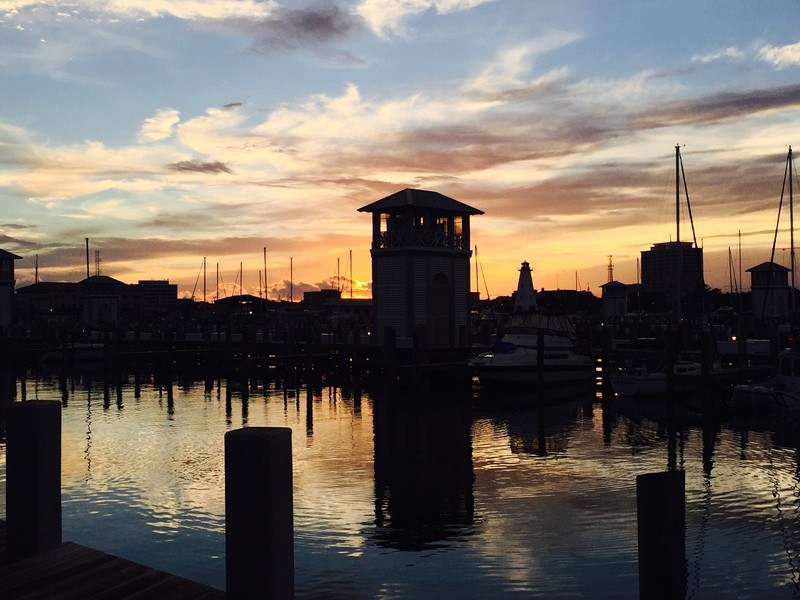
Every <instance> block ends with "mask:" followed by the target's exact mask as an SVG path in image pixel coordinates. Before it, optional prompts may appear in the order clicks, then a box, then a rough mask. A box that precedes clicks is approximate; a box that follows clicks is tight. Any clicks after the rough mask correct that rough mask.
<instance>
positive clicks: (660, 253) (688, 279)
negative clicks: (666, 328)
mask: <svg viewBox="0 0 800 600" xmlns="http://www.w3.org/2000/svg"><path fill="white" fill-rule="evenodd" d="M704 287H705V281H704V279H703V249H702V248H698V247H695V246H694V245H693V244H692V243H691V242H662V243H659V244H654V245H653V246H651V247H650V250H644V251H642V292H643V293H646V294H651V293H658V294H662V295H663V296H664V297H665V298H667V299H669V300H670V301H671V302H673V304H674V303H675V298H676V294H678V293H680V296H681V299H682V300H683V299H686V298H699V297H700V294H701V292H702V291H703V288H704Z"/></svg>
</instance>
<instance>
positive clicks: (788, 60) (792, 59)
mask: <svg viewBox="0 0 800 600" xmlns="http://www.w3.org/2000/svg"><path fill="white" fill-rule="evenodd" d="M758 57H759V58H760V59H761V60H763V61H765V62H768V63H769V64H771V65H773V66H775V67H777V68H778V69H782V68H784V67H794V66H800V42H797V43H796V44H789V45H787V46H764V47H763V48H761V49H760V50H759V51H758Z"/></svg>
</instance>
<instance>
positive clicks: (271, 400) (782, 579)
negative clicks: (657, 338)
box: [0, 376, 800, 599]
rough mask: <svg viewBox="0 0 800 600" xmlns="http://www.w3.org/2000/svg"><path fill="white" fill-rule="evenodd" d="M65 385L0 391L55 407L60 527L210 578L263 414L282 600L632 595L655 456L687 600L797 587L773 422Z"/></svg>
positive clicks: (795, 538) (781, 447) (621, 406)
mask: <svg viewBox="0 0 800 600" xmlns="http://www.w3.org/2000/svg"><path fill="white" fill-rule="evenodd" d="M65 383H66V385H61V386H60V385H59V381H58V380H57V379H48V378H46V377H41V376H39V377H36V378H33V379H29V380H27V381H26V382H24V383H18V384H17V399H18V400H19V399H21V398H23V397H24V398H26V399H55V400H61V401H62V403H63V469H62V482H63V522H64V538H65V539H67V540H72V541H76V542H79V543H82V544H84V545H87V546H91V547H94V548H98V549H101V550H104V551H107V552H110V553H113V554H117V555H119V556H123V557H125V558H129V559H132V560H136V561H138V562H141V563H144V564H148V565H152V566H154V567H158V568H161V569H164V570H167V571H170V572H173V573H176V574H179V575H182V576H185V577H189V578H191V579H194V580H197V581H201V582H204V583H207V584H210V585H212V586H215V587H218V588H224V585H225V575H224V571H225V555H224V552H225V550H224V522H223V515H224V489H223V487H224V473H223V436H224V433H225V432H226V431H229V430H231V429H235V428H239V427H242V426H262V425H270V426H282V427H290V428H291V429H292V432H293V433H292V435H293V438H292V439H293V454H294V487H295V490H294V502H295V563H296V591H297V597H298V598H301V599H302V598H383V599H399V598H420V597H426V598H481V599H483V598H498V597H525V598H529V597H542V598H567V597H568V598H636V597H638V572H637V568H638V567H637V546H636V481H635V478H636V475H637V474H641V473H649V472H656V471H663V470H665V469H666V468H667V466H668V464H669V461H670V456H672V458H673V460H674V461H675V462H676V463H677V464H678V466H680V467H682V468H683V469H684V470H685V471H686V495H687V507H686V518H687V522H686V557H687V570H688V582H687V587H688V593H687V597H688V598H698V599H700V598H709V599H711V598H713V599H717V598H759V599H761V598H800V515H799V511H800V489H799V488H798V480H799V479H800V475H799V474H798V473H799V467H798V452H797V448H798V443H797V439H796V438H795V437H794V435H792V433H791V432H792V431H796V430H798V428H795V427H792V426H791V422H787V420H786V419H783V420H782V423H781V425H780V428H777V427H776V426H773V425H771V424H770V422H769V421H764V422H762V423H760V424H754V423H746V422H741V423H737V424H730V423H722V424H721V425H720V424H706V427H705V429H704V428H703V425H702V420H701V419H699V418H697V419H693V418H688V417H683V418H681V420H680V421H679V422H678V424H677V427H676V428H672V427H670V428H668V427H667V422H666V420H665V419H664V418H663V417H664V414H665V411H664V408H663V403H658V402H651V403H645V404H642V403H633V402H631V401H623V400H621V399H612V400H609V401H606V402H601V401H600V400H598V399H597V398H596V397H594V396H591V395H590V396H588V397H586V398H585V399H583V400H582V401H575V402H565V403H560V404H557V405H554V406H549V407H548V408H547V409H546V410H537V409H529V410H526V409H519V408H515V409H504V408H485V407H484V404H485V402H486V401H487V399H486V398H481V397H480V393H479V392H475V393H474V394H473V395H474V398H469V397H464V398H462V399H461V401H460V402H458V403H456V404H452V403H450V402H445V401H443V400H442V399H441V398H436V397H431V398H430V399H429V401H428V402H427V403H423V404H422V405H420V403H415V402H412V401H410V399H409V398H403V397H397V396H396V397H394V398H384V397H380V396H378V395H375V394H372V395H371V394H369V393H366V392H362V393H360V394H355V393H353V392H351V391H343V390H342V389H341V388H338V387H335V386H323V387H321V388H320V389H318V390H315V391H312V392H309V391H308V390H307V389H305V388H302V389H300V390H297V391H295V392H292V393H290V392H285V391H284V390H277V389H274V388H268V389H263V387H260V388H259V389H258V390H256V391H252V392H251V393H250V396H249V400H248V401H246V402H243V400H242V397H241V394H240V393H238V392H236V391H231V392H229V391H228V390H227V389H226V386H225V382H224V381H222V382H215V384H214V387H213V389H211V390H206V389H205V386H204V385H203V383H202V382H192V381H189V382H182V383H180V384H179V383H175V385H174V386H173V387H172V388H171V389H170V388H169V387H160V386H158V385H156V384H155V383H154V382H153V381H152V379H146V380H143V381H138V382H134V381H133V379H126V380H122V381H116V382H115V383H114V384H113V385H109V386H104V385H103V381H102V380H100V379H95V380H90V379H88V378H86V377H78V376H75V377H74V378H68V379H67V380H66V382H65ZM473 400H478V401H480V403H479V404H476V405H474V406H473ZM670 432H672V433H670ZM670 441H671V442H672V443H670ZM670 452H672V454H670ZM0 479H1V480H2V484H3V485H4V484H5V447H4V446H0ZM0 508H2V513H3V514H4V512H5V505H4V498H3V499H2V500H0Z"/></svg>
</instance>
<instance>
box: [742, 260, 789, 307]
mask: <svg viewBox="0 0 800 600" xmlns="http://www.w3.org/2000/svg"><path fill="white" fill-rule="evenodd" d="M747 272H748V273H750V290H751V292H752V294H751V298H752V303H753V315H754V316H755V317H756V318H758V319H765V318H766V319H774V318H783V317H786V316H788V315H789V314H790V312H791V297H790V294H791V286H790V285H789V273H791V269H787V268H786V267H784V266H783V265H779V264H778V263H774V262H769V261H767V262H763V263H761V264H759V265H756V266H755V267H751V268H749V269H747Z"/></svg>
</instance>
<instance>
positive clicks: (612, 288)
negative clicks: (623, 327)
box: [600, 280, 628, 321]
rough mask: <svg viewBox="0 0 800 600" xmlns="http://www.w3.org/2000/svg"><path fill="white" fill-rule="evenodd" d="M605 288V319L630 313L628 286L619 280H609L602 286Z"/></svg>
mask: <svg viewBox="0 0 800 600" xmlns="http://www.w3.org/2000/svg"><path fill="white" fill-rule="evenodd" d="M600 289H601V290H603V319H604V320H605V321H613V320H614V319H620V318H622V317H624V316H625V315H626V314H627V313H628V286H627V285H625V284H624V283H620V282H619V281H616V280H614V281H609V282H608V283H604V284H603V285H601V286H600Z"/></svg>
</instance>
